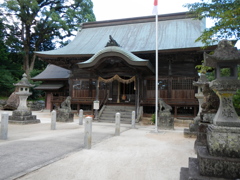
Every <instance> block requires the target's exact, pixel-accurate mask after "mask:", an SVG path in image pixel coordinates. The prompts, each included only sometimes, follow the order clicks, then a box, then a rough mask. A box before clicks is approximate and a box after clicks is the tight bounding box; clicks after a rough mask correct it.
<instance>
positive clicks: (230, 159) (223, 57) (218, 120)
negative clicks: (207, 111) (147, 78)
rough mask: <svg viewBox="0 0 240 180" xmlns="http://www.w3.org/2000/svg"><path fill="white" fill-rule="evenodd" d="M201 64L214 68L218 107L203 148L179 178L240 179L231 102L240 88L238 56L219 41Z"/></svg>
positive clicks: (238, 134) (238, 122) (238, 128)
mask: <svg viewBox="0 0 240 180" xmlns="http://www.w3.org/2000/svg"><path fill="white" fill-rule="evenodd" d="M204 61H205V62H204V63H205V65H206V66H210V67H214V68H215V71H216V79H215V80H213V81H211V82H210V84H209V87H210V88H212V89H213V90H214V91H215V92H216V94H217V95H218V97H219V100H220V104H219V108H218V111H217V114H216V115H215V117H214V119H213V124H209V125H208V127H207V143H206V145H205V144H204V145H202V146H197V148H196V151H197V158H189V166H190V167H189V168H182V169H181V177H184V176H185V175H186V177H188V178H184V179H199V180H200V179H216V180H217V179H219V180H220V179H240V143H239V142H240V119H239V118H238V116H237V113H236V111H235V109H234V107H233V102H232V97H233V95H234V93H235V92H236V90H237V89H239V88H240V81H239V80H238V79H237V78H238V76H237V65H238V64H239V63H240V52H239V51H238V50H237V48H234V47H233V46H232V45H230V44H229V42H228V41H227V40H222V41H220V42H219V44H218V48H217V49H216V50H215V51H214V54H213V55H208V54H205V55H204ZM223 71H225V72H224V73H223ZM226 72H227V73H226ZM186 173H187V174H186ZM190 177H191V178H190ZM180 179H182V178H180Z"/></svg>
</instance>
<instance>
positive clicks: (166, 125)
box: [158, 111, 174, 129]
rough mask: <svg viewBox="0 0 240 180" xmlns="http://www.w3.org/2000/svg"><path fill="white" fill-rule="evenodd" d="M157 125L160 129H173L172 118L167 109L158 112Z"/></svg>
mask: <svg viewBox="0 0 240 180" xmlns="http://www.w3.org/2000/svg"><path fill="white" fill-rule="evenodd" d="M158 127H159V128H160V129H174V118H173V117H172V115H171V113H170V112H169V111H167V112H165V111H162V112H161V113H159V121H158Z"/></svg>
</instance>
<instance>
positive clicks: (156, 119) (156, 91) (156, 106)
mask: <svg viewBox="0 0 240 180" xmlns="http://www.w3.org/2000/svg"><path fill="white" fill-rule="evenodd" d="M155 20H156V70H155V71H156V72H155V73H156V77H155V79H156V82H155V97H156V98H155V125H156V127H155V132H156V133H157V132H158V13H156V18H155Z"/></svg>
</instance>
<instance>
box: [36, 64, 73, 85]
mask: <svg viewBox="0 0 240 180" xmlns="http://www.w3.org/2000/svg"><path fill="white" fill-rule="evenodd" d="M69 76H70V71H69V70H67V69H64V68H61V67H59V66H56V65H53V64H49V65H48V66H47V67H46V68H45V70H44V71H43V72H41V73H40V74H38V75H37V76H35V77H33V78H32V80H36V81H41V80H46V79H47V80H55V79H58V80H59V79H60V80H61V79H62V80H64V79H65V80H66V79H68V78H69Z"/></svg>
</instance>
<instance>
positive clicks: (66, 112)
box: [57, 96, 74, 122]
mask: <svg viewBox="0 0 240 180" xmlns="http://www.w3.org/2000/svg"><path fill="white" fill-rule="evenodd" d="M73 115H74V114H73V113H72V112H71V97H70V96H68V97H67V98H66V99H65V101H63V102H62V103H61V108H59V109H58V110H57V121H58V122H73Z"/></svg>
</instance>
